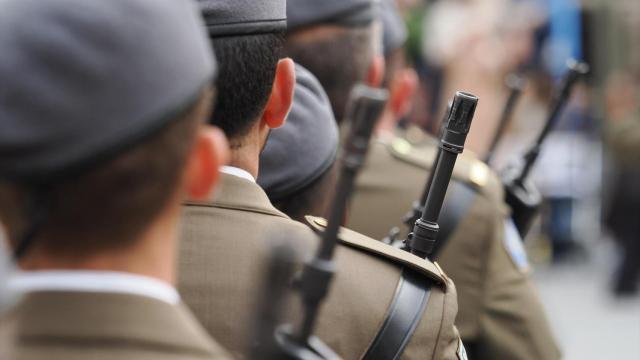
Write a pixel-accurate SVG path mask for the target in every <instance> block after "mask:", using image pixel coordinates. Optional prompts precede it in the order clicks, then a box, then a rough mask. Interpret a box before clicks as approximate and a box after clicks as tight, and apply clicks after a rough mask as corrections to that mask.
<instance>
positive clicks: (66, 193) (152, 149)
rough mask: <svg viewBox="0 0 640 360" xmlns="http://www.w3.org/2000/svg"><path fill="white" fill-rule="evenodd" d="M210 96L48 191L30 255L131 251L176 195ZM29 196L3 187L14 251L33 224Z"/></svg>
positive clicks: (1, 205) (3, 212)
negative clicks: (41, 219) (37, 252)
mask: <svg viewBox="0 0 640 360" xmlns="http://www.w3.org/2000/svg"><path fill="white" fill-rule="evenodd" d="M210 94H211V92H210V91H208V90H207V91H206V94H204V93H203V94H202V96H201V97H200V98H199V99H198V101H197V102H196V103H194V104H192V105H191V106H189V107H188V109H187V110H186V111H185V112H183V113H182V114H180V115H179V116H177V117H176V119H175V120H174V121H172V122H171V123H170V124H168V125H167V126H166V127H165V128H163V129H161V130H160V131H158V132H156V133H155V134H153V135H151V136H149V137H148V138H147V139H146V140H144V141H143V142H141V143H139V144H137V145H135V146H133V147H131V148H130V149H128V150H125V151H124V152H123V153H121V154H119V155H116V156H115V157H114V158H112V159H108V160H104V163H100V164H96V165H95V166H94V167H92V168H90V169H88V170H85V171H83V172H82V173H79V174H77V175H74V176H69V177H67V178H65V179H63V180H60V181H57V182H56V183H55V184H51V185H50V186H49V190H48V191H47V198H48V199H49V201H47V202H46V203H47V204H48V207H49V208H48V209H47V211H46V214H47V215H46V216H47V217H46V220H45V223H44V224H42V227H41V228H39V229H38V231H37V235H36V242H35V243H34V250H36V249H39V250H41V251H44V252H45V253H46V254H48V255H53V256H58V255H61V256H83V255H87V254H95V253H99V252H100V251H103V250H105V249H117V248H126V247H127V246H129V245H131V244H133V243H134V242H135V240H136V239H137V238H138V236H140V234H141V233H142V232H143V231H144V230H145V229H146V227H147V226H149V224H150V222H151V221H153V220H154V219H155V218H156V217H157V216H158V215H159V214H160V212H161V211H162V210H163V209H164V208H165V207H166V205H167V204H168V203H169V200H170V199H171V198H172V196H175V195H176V191H177V184H178V183H179V181H180V176H181V173H182V169H183V168H184V166H185V163H186V159H187V156H188V153H189V151H190V149H191V147H192V144H193V142H194V141H195V136H196V133H197V129H198V128H199V126H201V125H202V123H203V122H204V121H206V118H207V116H208V114H209V113H208V111H209V110H210V106H211V103H212V100H211V99H212V97H211V96H210ZM32 191H33V190H32V189H31V188H29V187H27V186H25V185H24V184H18V183H0V220H2V221H3V224H4V225H5V226H6V230H7V231H8V235H9V240H10V243H11V244H12V245H13V246H16V245H17V244H16V241H18V237H19V236H22V235H23V234H24V232H25V231H26V229H27V227H28V226H29V225H30V224H29V223H28V221H30V219H29V218H28V216H32V215H31V214H28V213H27V211H28V208H27V201H28V199H29V197H30V196H31V195H32Z"/></svg>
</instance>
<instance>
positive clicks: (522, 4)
mask: <svg viewBox="0 0 640 360" xmlns="http://www.w3.org/2000/svg"><path fill="white" fill-rule="evenodd" d="M398 3H399V5H400V7H401V9H402V11H403V14H404V16H405V19H406V21H407V24H408V25H409V29H410V40H409V46H408V50H407V51H408V54H407V55H408V58H409V59H411V63H412V65H413V66H414V67H415V68H416V69H417V71H418V73H419V77H420V89H419V91H418V95H417V97H416V106H415V107H414V109H413V111H412V113H411V114H410V115H409V116H408V117H407V118H406V119H405V120H404V125H405V126H410V125H417V126H420V127H421V128H423V129H426V130H427V131H429V132H432V133H436V132H437V129H438V127H439V123H440V119H442V114H443V112H444V109H445V108H446V103H445V99H447V98H448V97H449V96H450V95H451V94H453V93H454V91H455V90H464V91H469V92H472V93H474V94H476V95H478V97H479V98H480V107H479V108H478V112H477V113H476V118H475V120H474V125H473V128H472V132H471V135H470V138H469V140H468V142H467V146H468V148H469V149H470V150H472V151H473V152H475V153H477V154H478V155H479V156H480V157H483V156H484V155H485V154H486V152H487V150H488V149H489V147H490V144H491V140H492V136H493V135H492V134H493V132H494V130H495V128H496V126H497V123H498V119H499V118H500V113H501V111H502V109H503V107H504V104H505V101H506V98H507V96H508V89H507V87H506V86H505V79H506V78H507V77H508V76H509V75H510V74H514V73H515V74H519V75H521V76H523V77H525V78H526V80H527V86H526V88H525V90H524V92H523V95H522V96H521V98H520V101H519V102H518V104H517V107H516V110H515V113H514V116H513V117H512V121H511V122H510V124H509V126H508V128H507V130H506V134H505V136H504V138H503V139H502V140H501V142H500V143H499V145H498V147H497V149H496V151H495V156H494V158H493V160H492V162H491V165H492V167H493V168H494V169H496V171H498V172H500V170H502V169H504V168H505V167H506V166H507V165H509V164H510V163H512V162H513V161H514V160H517V159H519V158H521V157H522V154H523V153H524V152H525V151H526V150H527V147H528V146H530V145H531V144H532V143H533V142H534V140H535V138H536V137H537V135H538V132H539V131H540V130H541V128H542V126H543V124H544V121H545V118H546V115H547V113H548V107H549V103H550V99H551V96H552V90H553V89H554V86H556V85H557V82H558V81H559V80H560V79H561V77H562V75H563V74H564V73H565V72H566V62H567V60H568V59H570V58H574V59H577V60H583V61H585V62H587V63H588V64H589V65H590V66H591V73H590V74H589V76H588V77H587V79H586V81H585V82H582V83H581V84H579V85H578V86H577V87H576V89H575V90H574V92H573V95H572V97H571V100H570V102H569V104H568V106H567V108H566V109H565V110H564V111H563V112H562V115H561V118H560V121H559V122H558V124H557V126H555V128H554V130H553V132H552V133H551V135H550V136H549V138H548V139H547V141H546V143H545V145H544V148H543V151H542V154H541V158H540V161H538V163H537V165H536V167H535V169H534V173H533V178H534V182H535V183H536V185H537V186H538V188H539V189H540V190H541V192H542V194H543V195H544V198H545V205H544V212H543V214H542V216H541V217H540V219H539V220H538V221H537V224H536V226H535V229H534V230H533V231H532V232H531V233H530V235H529V237H528V238H527V239H526V246H527V248H528V250H529V256H530V260H531V261H532V263H534V265H535V270H534V279H535V280H536V283H537V285H538V287H539V291H540V293H541V297H542V299H543V301H544V302H545V305H546V307H547V310H548V312H549V315H550V318H551V321H552V323H553V325H554V326H555V329H556V332H557V336H558V338H559V340H560V342H561V343H562V346H563V349H564V353H565V358H566V359H569V360H572V359H605V358H606V359H608V358H628V359H640V293H639V291H638V290H639V287H640V102H639V100H640V1H638V0H582V1H580V0H466V1H463V0H437V1H425V0H398Z"/></svg>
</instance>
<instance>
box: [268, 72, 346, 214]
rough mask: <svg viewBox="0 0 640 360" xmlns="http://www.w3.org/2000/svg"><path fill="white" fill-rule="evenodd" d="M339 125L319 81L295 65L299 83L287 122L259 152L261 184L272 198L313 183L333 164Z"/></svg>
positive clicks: (274, 199)
mask: <svg viewBox="0 0 640 360" xmlns="http://www.w3.org/2000/svg"><path fill="white" fill-rule="evenodd" d="M338 141H339V139H338V126H337V125H336V119H335V117H334V115H333V111H332V110H331V103H330V102H329V98H328V96H327V94H326V93H325V91H324V89H323V88H322V86H321V85H320V82H319V81H318V80H317V79H316V78H315V77H314V76H313V75H312V74H311V73H310V72H309V71H308V70H306V69H305V68H303V67H302V66H300V65H296V87H295V92H294V101H293V107H292V108H291V112H290V113H289V117H288V118H287V121H286V122H285V124H284V125H283V126H282V127H281V128H279V129H275V130H273V131H272V132H271V135H270V136H269V139H268V141H267V144H266V146H265V148H264V150H263V152H262V154H261V155H260V172H259V174H258V184H260V186H262V188H263V189H264V190H265V191H266V193H267V195H268V196H269V198H270V199H271V201H273V202H277V201H279V200H282V199H283V198H285V197H287V196H289V195H291V194H294V193H295V192H297V191H299V190H301V189H303V188H305V187H306V186H308V185H309V184H311V183H313V181H315V180H316V179H318V178H319V177H320V176H321V175H322V174H324V173H325V172H326V171H327V170H328V169H329V168H330V167H331V165H332V164H333V162H334V161H335V158H336V154H337V151H338Z"/></svg>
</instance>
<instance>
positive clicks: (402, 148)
mask: <svg viewBox="0 0 640 360" xmlns="http://www.w3.org/2000/svg"><path fill="white" fill-rule="evenodd" d="M391 146H392V147H393V149H394V150H395V151H397V152H398V153H399V154H403V155H407V154H409V153H410V152H411V148H412V146H411V144H410V143H409V142H408V141H407V140H405V139H402V138H396V139H394V140H393V143H392V144H391Z"/></svg>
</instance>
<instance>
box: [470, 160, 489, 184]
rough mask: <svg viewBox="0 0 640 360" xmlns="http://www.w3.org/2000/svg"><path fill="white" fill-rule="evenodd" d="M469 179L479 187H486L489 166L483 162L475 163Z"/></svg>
mask: <svg viewBox="0 0 640 360" xmlns="http://www.w3.org/2000/svg"><path fill="white" fill-rule="evenodd" d="M469 180H471V182H472V183H474V184H476V185H477V186H479V187H484V186H485V185H487V182H489V167H488V166H487V165H485V164H484V163H481V162H477V163H475V164H473V166H472V167H471V170H470V172H469Z"/></svg>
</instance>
